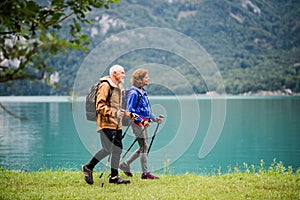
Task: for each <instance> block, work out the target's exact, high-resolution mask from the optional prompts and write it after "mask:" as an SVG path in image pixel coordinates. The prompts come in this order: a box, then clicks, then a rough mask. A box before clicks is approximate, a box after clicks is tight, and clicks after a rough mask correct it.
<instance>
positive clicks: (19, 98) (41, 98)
mask: <svg viewBox="0 0 300 200" xmlns="http://www.w3.org/2000/svg"><path fill="white" fill-rule="evenodd" d="M196 96H197V97H200V98H202V97H203V98H211V97H221V98H222V97H226V98H231V97H233V98H239V97H240V98H243V97H272V96H274V97H288V96H291V97H293V96H300V93H293V92H291V91H259V92H246V93H242V94H219V93H217V92H214V91H211V92H207V93H206V94H196ZM157 97H159V98H161V97H166V98H173V97H175V96H169V95H167V96H163V95H162V96H155V95H153V96H151V95H150V98H154V99H155V98H157ZM177 97H191V95H178V96H177ZM72 101H85V97H84V96H80V97H72V96H0V102H72Z"/></svg>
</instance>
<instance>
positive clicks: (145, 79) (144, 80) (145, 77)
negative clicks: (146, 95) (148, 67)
mask: <svg viewBox="0 0 300 200" xmlns="http://www.w3.org/2000/svg"><path fill="white" fill-rule="evenodd" d="M149 80H150V79H149V74H148V73H147V74H146V75H145V76H144V78H143V80H142V83H143V84H142V85H148V84H149Z"/></svg>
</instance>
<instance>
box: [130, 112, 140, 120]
mask: <svg viewBox="0 0 300 200" xmlns="http://www.w3.org/2000/svg"><path fill="white" fill-rule="evenodd" d="M138 117H139V116H138V115H137V114H135V113H130V118H131V120H132V121H134V120H136V119H137V118H138Z"/></svg>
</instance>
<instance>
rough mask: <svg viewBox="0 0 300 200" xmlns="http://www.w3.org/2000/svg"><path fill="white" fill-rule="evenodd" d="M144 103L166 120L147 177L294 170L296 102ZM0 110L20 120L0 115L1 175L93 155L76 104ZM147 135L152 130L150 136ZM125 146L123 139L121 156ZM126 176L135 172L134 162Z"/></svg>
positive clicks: (299, 115) (94, 138) (89, 129)
mask: <svg viewBox="0 0 300 200" xmlns="http://www.w3.org/2000/svg"><path fill="white" fill-rule="evenodd" d="M150 101H151V104H152V109H153V112H154V113H155V114H157V115H158V114H163V115H164V116H165V117H166V118H165V120H164V123H163V124H161V125H160V126H159V127H158V132H157V135H156V137H155V140H154V142H153V146H152V149H151V152H150V154H149V168H150V170H151V171H157V172H160V173H163V172H164V170H168V172H169V173H174V174H181V173H185V172H194V173H212V172H215V171H216V170H217V169H221V170H222V171H224V172H226V171H227V170H229V169H230V168H232V169H233V168H234V167H235V166H237V165H238V166H239V168H240V169H241V170H242V169H243V163H244V162H245V163H247V164H249V165H251V164H254V165H256V166H258V165H259V163H260V162H261V160H263V161H264V162H265V165H266V166H268V165H270V164H271V163H272V162H273V159H276V160H277V161H282V162H283V164H284V165H285V166H290V165H291V166H293V168H294V169H296V168H299V167H300V159H299V158H300V132H299V130H300V123H299V122H300V98H299V97H248V98H244V97H231V98H227V99H224V98H219V99H218V98H217V99H214V100H212V99H211V98H192V99H191V98H171V97H169V98H162V97H155V98H154V97H153V98H150ZM214 101H215V102H217V103H216V104H215V102H214ZM1 102H2V104H4V105H5V106H6V107H7V108H8V109H10V110H11V111H13V112H14V113H15V114H17V115H20V116H26V117H28V120H23V121H20V120H19V119H16V118H14V117H12V116H11V115H9V114H7V113H5V112H4V111H3V110H0V166H1V167H2V168H5V169H15V170H26V171H36V170H40V169H42V170H45V169H52V170H55V169H68V170H80V167H81V165H82V164H84V163H85V162H87V161H89V160H90V158H91V156H92V155H93V154H94V153H95V152H96V151H97V150H98V149H99V148H100V139H99V136H98V134H97V133H96V131H95V123H93V122H88V121H86V120H85V116H84V113H83V108H84V107H83V106H84V102H83V101H77V102H75V103H73V104H72V103H71V101H69V100H66V99H64V100H63V101H61V99H58V102H57V99H55V98H54V99H53V98H34V99H26V98H25V100H24V99H22V98H17V99H15V100H12V99H11V98H9V99H7V98H6V99H4V100H3V99H2V101H1ZM223 115H224V117H223ZM217 127H220V131H217V130H219V129H217ZM125 128H126V127H123V130H125ZM155 128H156V124H152V125H151V128H150V130H149V133H150V135H153V133H154V130H155ZM205 138H206V139H205ZM133 140H134V138H133V136H132V133H131V131H128V132H127V134H126V136H125V139H124V141H123V143H124V151H123V154H124V153H125V151H126V150H127V149H128V147H129V146H130V145H131V143H132V141H133ZM150 140H151V138H150ZM204 143H205V144H204ZM205 145H206V146H205ZM135 148H136V146H135ZM201 148H202V150H201ZM133 149H134V148H133ZM203 152H205V153H203ZM105 163H106V159H105V160H103V161H102V163H101V164H100V165H99V166H98V167H97V168H96V170H97V171H101V170H102V169H103V165H104V164H105ZM132 168H133V171H136V172H139V170H140V165H139V161H138V160H137V161H135V163H134V164H133V166H132Z"/></svg>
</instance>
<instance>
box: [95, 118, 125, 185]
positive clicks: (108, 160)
mask: <svg viewBox="0 0 300 200" xmlns="http://www.w3.org/2000/svg"><path fill="white" fill-rule="evenodd" d="M119 125H120V118H119V119H118V125H117V128H116V131H115V133H114V134H113V137H112V140H111V146H110V151H109V155H108V159H107V162H106V165H105V168H104V172H102V173H101V174H100V177H99V178H100V179H101V178H102V176H103V179H102V184H101V186H102V187H103V186H104V180H105V174H106V172H107V169H108V164H109V162H110V159H111V154H112V149H113V145H114V142H115V138H116V134H117V131H118V128H119Z"/></svg>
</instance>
